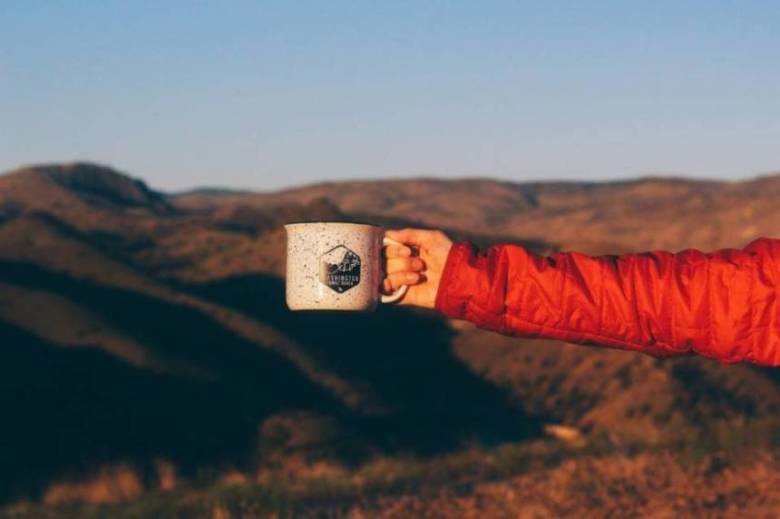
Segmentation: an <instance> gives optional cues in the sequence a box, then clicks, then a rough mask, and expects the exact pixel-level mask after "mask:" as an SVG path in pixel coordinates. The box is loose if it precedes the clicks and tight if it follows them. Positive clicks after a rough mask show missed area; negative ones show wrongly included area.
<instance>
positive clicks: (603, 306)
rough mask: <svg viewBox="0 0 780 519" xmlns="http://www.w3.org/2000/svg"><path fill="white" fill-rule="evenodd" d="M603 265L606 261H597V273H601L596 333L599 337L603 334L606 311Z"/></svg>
mask: <svg viewBox="0 0 780 519" xmlns="http://www.w3.org/2000/svg"><path fill="white" fill-rule="evenodd" d="M605 263H606V260H605V261H599V272H600V273H601V299H600V301H599V326H598V332H597V333H598V334H599V335H601V334H602V333H604V312H605V309H606V306H607V305H606V304H605V303H606V293H607V290H606V288H605V286H606V281H605V278H606V276H605V275H604V268H605V265H604V264H605Z"/></svg>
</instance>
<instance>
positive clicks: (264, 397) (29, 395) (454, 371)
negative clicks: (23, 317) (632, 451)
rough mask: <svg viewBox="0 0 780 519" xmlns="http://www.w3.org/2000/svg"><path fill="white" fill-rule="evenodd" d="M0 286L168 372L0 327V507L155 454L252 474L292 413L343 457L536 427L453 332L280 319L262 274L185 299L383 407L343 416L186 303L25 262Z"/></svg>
mask: <svg viewBox="0 0 780 519" xmlns="http://www.w3.org/2000/svg"><path fill="white" fill-rule="evenodd" d="M0 282H3V283H7V284H9V285H13V286H15V287H18V288H23V289H27V290H34V291H43V292H46V293H50V294H54V295H56V296H59V297H62V298H65V299H67V300H68V301H71V302H72V303H73V304H77V305H79V306H80V307H82V308H86V309H89V310H90V311H91V312H92V313H94V314H95V315H97V316H99V317H100V319H101V320H102V321H104V322H107V323H109V324H110V325H111V326H112V327H113V328H114V329H116V330H119V331H121V333H122V334H124V335H126V336H127V337H130V338H132V339H134V340H135V341H137V342H138V343H140V344H143V345H144V346H146V347H147V348H148V349H149V350H150V351H152V352H154V353H155V354H157V356H158V357H160V358H162V359H165V360H167V361H168V364H169V365H170V366H171V367H172V369H173V372H163V373H156V372H153V371H150V370H148V369H141V368H137V367H133V366H131V365H128V364H126V363H125V362H123V361H122V360H120V359H117V358H116V357H113V356H110V355H108V354H107V353H105V352H103V351H101V350H100V349H99V348H100V346H99V345H95V348H94V349H93V348H76V347H71V348H68V347H63V346H62V345H53V344H50V343H47V342H45V341H43V340H40V339H38V338H36V337H34V336H33V335H31V334H30V333H29V332H26V331H24V330H21V329H19V328H18V327H16V326H14V325H11V324H8V323H3V324H2V328H1V330H2V331H1V332H0V333H1V334H2V335H0V344H2V345H3V349H4V354H5V361H4V362H3V369H4V371H6V374H5V376H3V377H2V380H0V395H2V399H3V400H4V401H3V402H2V407H3V409H4V410H5V416H6V419H7V420H6V421H7V423H8V424H9V426H7V427H5V428H4V431H3V434H2V439H3V441H2V442H1V443H0V459H2V460H3V462H2V464H1V466H2V469H0V470H1V471H2V472H0V488H2V489H4V491H3V495H0V498H9V497H16V496H18V495H34V494H35V493H36V492H38V491H40V490H41V489H42V488H44V487H45V485H46V482H47V481H50V480H52V479H56V478H57V477H61V476H63V475H70V476H77V475H78V474H80V473H81V474H84V473H88V472H89V470H90V469H92V468H94V467H96V466H100V465H101V464H105V463H111V462H120V461H122V462H132V463H133V464H134V465H135V466H138V467H142V468H146V469H147V470H151V467H152V466H153V465H154V462H155V460H158V459H164V460H169V461H172V462H174V463H175V464H176V466H177V467H178V468H179V470H180V472H181V473H182V475H185V476H187V475H189V476H193V475H195V474H196V473H197V472H198V471H199V470H203V469H204V468H206V467H215V468H219V467H238V468H244V469H249V468H251V466H252V464H253V463H255V462H256V461H257V460H258V458H259V456H261V455H262V452H260V444H259V440H260V438H259V433H258V426H259V424H261V423H263V421H264V420H265V419H267V418H268V417H270V416H272V415H274V414H275V413H280V412H289V411H294V410H308V411H309V412H313V413H316V414H318V415H323V416H327V417H330V418H332V419H335V420H336V422H337V423H338V424H339V427H340V429H341V430H342V433H340V434H341V435H342V436H343V435H348V436H349V437H350V438H352V440H351V442H352V443H351V444H350V445H346V446H342V447H341V450H340V455H341V456H344V457H346V458H355V457H356V456H357V457H358V458H359V457H360V456H363V455H365V454H366V453H368V452H371V451H377V450H379V451H384V452H397V451H399V450H401V451H405V452H419V453H422V454H425V453H435V452H441V451H443V450H447V449H452V448H455V447H457V446H458V445H461V444H462V443H463V442H464V441H478V442H484V443H491V442H495V441H499V440H504V441H506V440H519V439H522V438H524V437H529V436H531V435H535V434H538V432H539V423H538V421H537V420H533V419H530V418H528V417H526V416H524V415H523V413H522V412H521V411H519V410H517V409H511V408H510V407H508V405H507V404H506V394H505V393H504V392H503V391H501V390H498V389H496V388H495V387H493V386H491V385H490V384H488V383H486V382H485V381H483V380H481V379H480V378H478V377H477V376H476V375H474V374H473V373H471V372H469V371H468V370H467V368H466V367H465V366H464V365H463V364H461V363H459V362H458V361H457V360H455V359H453V358H452V357H451V356H450V355H449V353H448V344H449V341H450V338H451V335H452V332H451V331H450V330H449V328H447V327H446V326H445V325H444V323H443V322H442V321H441V320H440V319H437V318H434V317H432V316H430V315H421V314H417V313H411V312H408V311H403V310H399V309H387V310H385V311H382V312H378V313H376V314H360V315H344V314H342V315H336V314H331V315H325V314H323V315H314V314H308V315H307V314H293V313H290V312H288V311H287V310H286V308H284V306H283V304H284V303H283V301H284V297H283V283H282V281H281V280H279V279H275V278H273V277H271V276H250V277H246V278H241V279H233V280H225V281H223V282H219V283H214V284H210V285H208V286H203V287H198V288H197V290H194V291H195V292H197V293H199V295H201V296H205V297H206V298H208V299H211V300H213V301H217V302H219V303H221V304H225V305H231V306H234V307H235V308H237V309H240V310H241V311H244V312H247V313H248V314H251V315H254V316H257V317H258V318H259V319H262V320H263V321H267V322H271V323H273V324H274V325H275V326H276V327H278V328H280V329H282V330H283V331H285V332H286V333H288V334H289V335H290V336H291V337H293V338H294V339H295V340H296V341H297V342H298V343H299V344H300V345H301V346H302V347H303V348H304V349H305V350H306V351H307V352H309V353H310V354H312V355H313V356H315V357H316V358H317V359H318V360H320V361H321V362H322V363H323V364H324V365H325V366H326V367H328V368H329V369H332V370H334V371H335V372H337V373H339V374H340V375H342V376H343V377H344V378H346V379H347V380H350V381H354V382H355V383H356V384H357V386H358V387H360V388H361V390H363V391H365V392H367V393H370V394H371V395H372V396H373V397H374V398H373V399H372V401H379V402H381V403H382V406H381V407H380V408H370V409H348V408H346V407H344V406H343V404H341V403H340V402H338V401H336V400H334V399H333V398H332V397H331V396H330V395H329V394H328V393H327V392H325V391H323V390H322V389H321V388H320V387H319V386H317V385H316V384H313V383H312V382H311V381H310V380H308V379H307V378H306V377H305V376H304V375H303V374H302V373H301V372H300V371H298V370H297V369H295V368H294V367H293V366H291V365H290V364H289V363H288V362H286V361H285V360H284V359H283V358H281V357H279V356H278V355H277V354H275V353H273V352H271V351H269V350H266V349H263V348H261V347H258V345H257V344H254V343H251V342H247V341H246V340H244V339H242V338H241V337H238V336H236V335H235V334H233V333H232V332H231V331H230V330H227V329H225V328H224V327H222V326H221V325H220V324H219V323H217V322H215V321H213V320H212V319H211V318H210V317H209V316H208V315H205V314H202V313H200V312H198V311H196V310H193V309H191V308H188V307H183V306H177V305H173V304H171V303H169V302H166V301H162V300H159V299H155V298H153V297H150V296H148V295H146V294H143V293H138V292H133V291H131V290H125V289H119V288H116V287H110V286H102V285H99V284H96V283H93V282H89V281H85V280H82V279H79V280H77V279H74V278H72V277H70V276H68V275H65V274H62V273H56V272H51V271H46V270H43V269H41V268H39V267H36V266H33V265H29V264H24V263H14V262H0ZM50 318H51V320H52V321H54V320H57V319H58V318H59V317H58V316H57V315H51V316H50ZM179 366H185V367H186V368H187V369H184V370H179V371H178V372H177V371H176V368H177V367H179Z"/></svg>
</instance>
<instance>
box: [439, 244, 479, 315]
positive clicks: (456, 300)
mask: <svg viewBox="0 0 780 519" xmlns="http://www.w3.org/2000/svg"><path fill="white" fill-rule="evenodd" d="M474 253H475V248H474V245H472V244H471V242H468V241H462V242H459V243H455V244H454V245H453V246H452V248H451V249H450V252H449V255H448V256H447V262H446V263H445V265H444V271H443V272H442V275H441V280H440V281H439V289H438V291H437V292H436V305H435V307H436V310H438V311H439V312H441V313H443V314H444V315H446V316H447V317H451V318H454V319H463V318H464V316H465V314H466V305H467V304H468V301H469V299H470V298H471V296H472V295H473V292H474V287H475V284H474V282H473V280H472V279H470V278H471V277H473V276H471V275H470V274H471V272H470V271H471V270H472V269H471V268H469V262H470V261H469V260H470V258H471V257H472V256H473V255H474Z"/></svg>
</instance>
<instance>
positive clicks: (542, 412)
mask: <svg viewBox="0 0 780 519" xmlns="http://www.w3.org/2000/svg"><path fill="white" fill-rule="evenodd" d="M341 219H350V220H354V219H359V220H363V221H369V222H375V223H378V224H382V225H386V226H389V227H395V226H398V227H400V226H425V227H434V228H441V229H444V230H446V231H447V232H448V233H449V234H450V235H451V236H452V237H453V238H455V239H469V240H472V241H474V242H475V243H477V244H479V245H480V246H483V247H484V246H488V245H489V244H490V243H495V242H501V241H512V242H516V243H522V244H524V245H525V246H526V247H528V248H529V249H531V250H533V251H535V252H538V253H545V252H546V251H552V250H572V249H574V250H579V251H582V252H586V253H593V254H598V253H606V252H609V253H619V252H626V251H639V250H647V249H661V248H663V249H671V250H679V249H682V248H687V247H695V248H700V249H704V250H707V249H714V248H719V247H741V246H744V245H746V244H747V243H748V242H749V241H751V240H752V239H754V238H757V237H759V236H780V176H766V177H762V178H757V179H754V180H750V181H744V182H736V183H725V182H715V181H693V180H686V179H660V178H645V179H639V180H632V181H623V182H611V183H581V182H578V183H527V184H517V183H510V182H500V181H493V180H484V179H463V180H446V181H445V180H432V179H416V180H388V181H376V182H342V183H323V184H318V185H311V186H304V187H299V188H295V189H289V190H285V191H280V192H274V193H250V192H247V193H244V192H227V191H225V192H223V191H218V190H201V191H193V192H189V193H184V194H177V195H173V194H162V193H158V192H155V191H153V190H151V189H149V188H148V187H147V186H146V185H145V184H144V183H142V182H141V181H138V180H134V179H132V178H130V177H128V176H126V175H124V174H121V173H118V172H116V171H113V170H111V169H108V168H104V167H100V166H96V165H91V164H71V165H51V166H41V167H31V168H26V169H22V170H18V171H13V172H10V173H7V174H5V175H2V176H0V348H2V351H3V355H4V362H3V363H2V364H0V409H2V410H3V421H2V428H1V429H0V502H2V503H3V505H2V508H1V509H0V516H7V517H63V516H65V517H82V516H84V517H139V516H154V517H160V516H164V517H222V518H227V517H265V516H275V517H291V516H295V517H299V516H301V517H342V516H343V517H355V518H357V517H565V516H573V515H582V514H585V515H586V516H588V517H594V516H595V517H622V516H625V517H636V516H653V517H680V516H686V515H694V514H697V515H701V514H703V515H705V516H708V517H709V516H723V517H732V516H733V517H739V516H742V517H745V515H744V514H747V516H750V517H772V516H776V515H778V514H780V485H778V483H780V451H778V446H779V445H780V441H779V440H780V418H777V413H778V410H780V372H777V371H776V370H772V369H766V368H758V367H755V366H749V365H735V366H723V365H719V364H717V363H715V362H713V361H708V360H704V359H697V358H684V359H675V360H656V359H653V358H651V357H648V356H643V355H640V354H635V353H629V352H621V351H615V350H605V349H597V348H585V347H580V346H572V345H567V344H562V343H557V342H545V341H532V340H523V339H516V338H508V337H502V336H499V335H495V334H491V333H488V332H484V331H481V330H478V329H476V328H474V327H473V326H471V325H468V324H466V323H459V322H448V321H446V320H445V319H443V318H441V317H440V316H438V315H436V314H434V313H432V312H424V311H418V310H413V309H408V308H403V307H383V308H380V309H379V311H377V312H375V313H372V314H316V313H291V312H289V311H287V310H286V308H285V306H284V294H283V292H284V281H283V275H284V245H285V236H284V231H283V229H282V227H281V226H282V224H283V223H285V222H288V221H294V220H296V221H297V220H341ZM740 514H742V515H740Z"/></svg>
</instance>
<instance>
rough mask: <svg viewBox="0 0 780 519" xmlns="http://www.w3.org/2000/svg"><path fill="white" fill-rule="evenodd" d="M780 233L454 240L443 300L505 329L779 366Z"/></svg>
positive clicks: (464, 314)
mask: <svg viewBox="0 0 780 519" xmlns="http://www.w3.org/2000/svg"><path fill="white" fill-rule="evenodd" d="M779 264H780V240H770V239H766V238H762V239H760V240H756V241H754V242H753V243H751V244H750V245H748V246H747V247H745V248H744V249H742V250H735V249H724V250H719V251H716V252H712V253H708V254H705V253H703V252H700V251H697V250H686V251H682V252H679V253H676V254H672V253H669V252H648V253H643V254H625V255H622V256H599V257H591V256H587V255H584V254H579V253H576V252H572V253H557V254H553V255H550V256H539V255H536V254H532V253H530V252H528V251H527V250H525V249H524V248H523V247H520V246H518V245H496V246H493V247H491V248H489V249H488V250H487V251H486V252H485V253H479V252H478V251H477V250H476V249H475V248H474V247H473V246H472V245H471V244H470V243H468V242H462V243H458V244H455V245H454V246H453V247H452V249H451V251H450V254H449V257H448V258H447V263H446V265H445V268H444V272H443V273H442V279H441V284H440V285H439V291H438V294H437V297H436V308H437V309H438V310H440V311H441V312H443V313H444V314H446V315H447V316H449V317H453V318H457V319H467V320H469V321H473V322H474V323H476V324H477V325H478V326H480V327H482V328H486V329H490V330H494V331H497V332H500V333H504V334H507V335H520V336H526V337H539V338H548V339H560V340H563V341H568V342H574V343H581V344H597V345H602V346H609V347H614V348H622V349H628V350H636V351H642V352H645V353H649V354H652V355H655V356H659V357H662V356H674V355H686V354H691V353H697V354H699V355H703V356H705V357H710V358H713V359H717V360H720V361H722V362H741V361H747V362H754V363H757V364H764V365H772V366H778V365H780V316H778V311H780V305H779V304H778V290H779V289H780V285H779V284H778V281H779V278H778V274H777V272H776V269H778V268H779V267H778V265H779Z"/></svg>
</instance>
